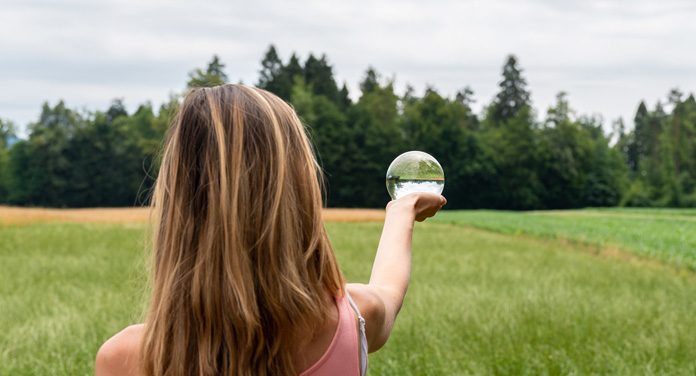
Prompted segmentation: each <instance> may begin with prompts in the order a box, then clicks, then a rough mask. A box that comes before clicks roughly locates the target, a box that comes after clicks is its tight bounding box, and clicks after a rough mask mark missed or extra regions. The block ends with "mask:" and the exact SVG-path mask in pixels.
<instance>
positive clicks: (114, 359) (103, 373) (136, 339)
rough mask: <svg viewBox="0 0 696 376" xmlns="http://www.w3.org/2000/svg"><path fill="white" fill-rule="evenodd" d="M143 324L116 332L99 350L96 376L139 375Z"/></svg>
mask: <svg viewBox="0 0 696 376" xmlns="http://www.w3.org/2000/svg"><path fill="white" fill-rule="evenodd" d="M144 328H145V327H144V325H143V324H137V325H131V326H129V327H127V328H125V329H123V330H122V331H120V332H118V333H117V334H116V335H114V336H113V337H111V338H109V340H108V341H106V342H104V344H103V345H102V346H101V348H99V352H97V360H96V364H95V367H94V368H95V374H96V376H111V375H133V376H135V375H140V374H141V373H140V359H139V354H140V343H141V341H142V338H143V331H144Z"/></svg>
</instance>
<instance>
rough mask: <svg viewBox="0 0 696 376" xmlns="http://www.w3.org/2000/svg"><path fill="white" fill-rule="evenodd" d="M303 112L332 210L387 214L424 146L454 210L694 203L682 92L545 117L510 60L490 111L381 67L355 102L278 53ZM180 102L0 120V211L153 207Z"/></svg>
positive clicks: (278, 82) (275, 76) (275, 74)
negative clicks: (397, 173) (164, 146)
mask: <svg viewBox="0 0 696 376" xmlns="http://www.w3.org/2000/svg"><path fill="white" fill-rule="evenodd" d="M224 68H225V66H224V64H223V63H222V62H221V61H220V59H219V58H218V57H217V56H214V57H213V59H212V60H211V61H210V62H209V63H208V64H207V66H206V67H205V68H202V69H195V70H193V71H192V72H190V74H189V78H188V82H187V87H188V88H193V87H200V86H214V85H219V84H222V83H225V82H228V76H227V75H226V73H225V71H224ZM255 85H257V86H258V87H261V88H264V89H267V90H269V91H271V92H273V93H275V94H277V95H278V96H280V97H281V98H283V99H285V100H286V101H288V102H289V103H291V104H292V105H293V107H294V108H295V109H296V111H297V112H298V114H299V115H300V117H301V118H302V119H303V121H304V122H305V123H306V124H307V128H308V130H309V132H310V135H311V137H312V140H313V142H314V145H315V147H316V151H317V154H318V158H319V160H320V163H321V165H322V167H323V169H324V172H325V175H326V181H327V190H326V191H327V203H328V205H329V206H336V207H381V206H383V205H384V203H385V201H386V200H388V196H387V193H386V189H385V182H384V175H385V172H386V168H387V166H388V165H389V163H390V162H391V160H392V159H393V158H395V157H396V156H397V155H399V154H400V153H402V152H405V151H408V150H422V151H426V152H428V153H430V154H432V155H433V156H435V157H436V158H437V159H438V160H439V161H440V163H441V164H442V166H443V168H444V170H445V175H446V184H445V192H444V194H445V195H446V196H447V198H448V201H449V204H448V206H449V207H450V208H494V209H513V210H524V209H558V208H577V207H587V206H595V207H596V206H616V205H625V206H674V207H685V206H696V138H695V137H694V135H695V132H696V101H695V100H694V96H693V95H688V96H686V97H685V95H684V94H682V93H681V92H679V91H678V90H676V89H674V90H672V91H671V92H670V93H669V95H668V98H667V100H666V102H665V103H662V102H658V103H656V104H655V106H654V107H653V108H652V109H649V108H648V107H647V106H646V104H645V103H643V102H640V104H639V106H638V110H637V112H636V115H635V118H634V119H633V123H634V124H633V126H632V127H631V128H630V129H626V127H625V125H624V123H623V121H622V120H617V121H615V122H614V124H613V125H612V131H611V132H610V133H607V132H605V131H604V130H603V127H602V119H601V118H598V117H595V116H583V115H577V114H576V113H575V112H574V111H573V110H572V108H571V106H570V104H569V103H568V99H567V97H566V94H565V93H563V92H561V93H559V94H558V95H557V97H556V103H555V104H554V105H553V106H551V107H550V108H548V109H547V110H546V112H545V113H544V114H543V116H539V114H538V113H537V112H535V111H534V109H533V108H532V106H531V99H530V98H531V94H530V92H529V90H528V88H527V82H526V80H525V78H524V75H523V71H522V69H521V67H520V65H519V63H518V61H517V59H516V58H515V56H512V55H511V56H508V57H507V58H506V60H505V62H504V65H503V68H502V76H501V80H500V82H499V91H498V93H497V94H496V96H495V97H494V98H493V99H492V100H491V102H490V103H489V104H488V105H487V106H485V108H484V110H483V111H482V113H480V114H477V113H475V112H474V111H473V110H472V108H471V105H472V103H473V98H474V93H473V91H472V90H471V89H470V88H468V87H464V88H463V89H462V90H460V91H459V92H457V93H456V94H455V95H453V96H446V95H443V94H442V93H440V92H438V91H437V90H436V89H435V88H433V87H428V88H426V90H425V92H424V93H423V94H422V95H421V96H418V95H416V94H415V91H414V89H413V88H412V87H410V86H409V87H407V89H406V90H405V92H404V93H403V94H401V95H400V94H397V92H396V91H395V88H394V81H393V80H391V79H385V78H383V77H381V76H380V74H379V73H378V72H377V71H376V70H375V69H373V68H369V69H367V71H366V72H365V75H364V76H363V79H362V81H361V82H360V95H359V96H357V99H356V100H353V99H351V98H352V97H351V95H350V93H349V90H348V88H347V86H346V84H345V83H343V84H342V85H340V86H339V84H338V82H337V81H336V79H335V77H334V71H333V66H332V65H331V64H330V63H329V61H328V59H327V57H326V56H325V55H321V56H315V55H313V54H310V55H309V56H308V57H307V58H306V59H305V60H304V61H301V59H300V58H299V57H298V56H297V55H296V54H294V53H293V54H292V55H291V56H290V57H289V58H288V59H286V60H285V61H283V59H281V57H280V56H279V55H278V53H277V50H276V49H275V47H274V46H270V47H269V49H268V50H267V52H266V53H265V55H264V56H263V58H262V61H261V68H260V70H259V78H258V81H257V82H256V83H255ZM180 99H181V95H174V96H172V97H171V98H170V100H169V101H167V102H166V103H164V104H162V105H160V106H159V107H158V108H155V107H153V105H152V104H150V103H145V104H142V105H140V106H139V107H138V108H137V110H136V111H135V112H133V113H128V111H127V110H126V108H125V107H124V105H123V102H122V100H118V99H117V100H114V101H113V102H112V103H111V105H110V106H109V108H108V109H106V110H105V111H93V112H85V111H82V112H80V111H75V110H73V109H70V108H69V107H68V106H66V104H65V103H64V102H62V101H60V102H58V103H57V104H55V105H53V106H50V105H49V104H48V103H45V104H44V105H43V107H42V109H41V114H40V116H39V118H38V120H37V121H35V122H33V123H31V124H29V125H28V137H27V138H26V139H21V140H20V139H17V137H16V135H15V126H14V124H13V123H12V122H10V121H7V120H2V119H0V203H6V204H12V205H28V206H51V207H90V206H127V205H142V204H146V203H147V201H148V195H149V192H150V189H151V188H152V185H153V182H154V177H155V176H156V175H157V166H158V153H159V150H160V148H161V142H162V139H163V137H164V133H165V132H166V130H167V128H168V126H169V124H170V122H171V119H172V117H173V114H174V113H175V112H176V110H177V107H178V105H179V102H180Z"/></svg>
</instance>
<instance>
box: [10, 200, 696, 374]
mask: <svg viewBox="0 0 696 376" xmlns="http://www.w3.org/2000/svg"><path fill="white" fill-rule="evenodd" d="M15 214H16V213H15ZM111 214H113V213H111ZM52 215H53V214H52ZM372 215H376V213H375V214H372ZM690 217H693V218H694V220H696V212H695V211H674V210H673V211H653V210H583V211H563V212H535V213H524V214H520V213H501V212H478V211H474V212H446V213H442V215H441V216H440V217H439V218H438V219H437V220H436V221H432V222H431V223H424V224H419V225H418V226H417V228H416V233H415V238H414V267H413V277H412V283H411V287H410V290H409V293H408V296H407V300H406V302H405V305H404V307H403V311H402V313H401V314H400V316H399V319H398V321H397V324H396V327H395V330H394V333H393V335H392V338H391V339H390V340H389V342H388V343H387V345H386V347H385V348H384V349H383V350H381V351H379V352H377V353H375V354H373V355H371V357H370V372H371V374H373V375H397V374H398V375H451V374H501V375H506V374H512V375H518V374H532V375H536V374H624V375H637V374H676V375H693V374H696V330H694V328H696V315H695V314H694V313H695V312H696V273H694V272H693V270H691V269H690V265H693V260H694V253H693V251H694V248H693V246H694V243H693V242H694V234H693V230H696V222H694V221H692V220H691V219H690ZM371 218H372V217H371ZM374 218H377V217H374ZM4 219H5V221H4V223H6V224H5V225H0V375H3V376H4V375H88V374H91V373H92V363H93V358H94V355H95V353H96V350H97V349H98V347H99V345H100V344H101V343H102V342H103V341H104V340H105V339H106V338H108V337H109V336H111V335H112V334H113V333H115V332H116V331H118V330H120V329H121V328H123V327H124V326H126V325H128V324H130V323H134V322H137V321H139V320H140V315H141V312H142V309H143V297H144V296H145V274H144V270H145V267H144V256H143V251H142V250H143V247H144V240H143V239H144V233H145V230H146V225H145V224H144V223H142V222H139V221H134V222H128V221H125V222H123V223H79V222H80V221H81V220H80V219H79V217H78V218H77V219H75V218H73V220H71V221H72V222H77V223H63V222H55V221H56V220H57V219H55V218H54V219H52V220H51V221H49V222H46V221H44V220H40V221H39V222H42V223H35V222H36V220H24V221H12V220H8V216H5V217H4ZM97 222H102V221H97ZM104 222H109V221H104ZM327 226H328V229H329V232H330V235H331V238H332V241H333V243H334V246H335V248H336V250H337V254H338V257H339V261H340V263H341V266H342V268H343V270H344V272H345V274H346V275H347V277H348V278H349V280H351V281H358V282H360V281H366V280H367V277H368V275H369V272H370V264H371V261H372V257H373V254H374V249H375V247H376V244H377V241H378V239H379V233H380V230H381V224H380V223H374V222H372V223H367V222H357V223H339V222H331V223H328V225H327ZM605 250H614V251H611V252H609V251H605ZM625 255H629V256H630V255H637V256H636V257H635V258H633V257H632V256H631V257H624V256H625ZM605 256H607V257H605Z"/></svg>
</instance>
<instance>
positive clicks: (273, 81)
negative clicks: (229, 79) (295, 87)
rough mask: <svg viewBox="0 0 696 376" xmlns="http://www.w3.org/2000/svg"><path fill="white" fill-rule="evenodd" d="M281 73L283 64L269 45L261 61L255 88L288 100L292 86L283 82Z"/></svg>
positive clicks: (273, 48)
mask: <svg viewBox="0 0 696 376" xmlns="http://www.w3.org/2000/svg"><path fill="white" fill-rule="evenodd" d="M282 73H283V62H282V61H281V60H280V57H279V56H278V52H277V51H276V49H275V46H273V45H270V47H268V51H266V54H265V55H264V57H263V60H261V70H260V71H259V81H258V83H257V86H258V87H260V88H262V89H266V90H268V91H270V92H272V93H275V94H276V95H278V96H279V97H281V98H286V99H287V98H289V96H290V90H291V89H292V86H291V85H290V83H286V82H283V79H284V78H285V77H283V75H282Z"/></svg>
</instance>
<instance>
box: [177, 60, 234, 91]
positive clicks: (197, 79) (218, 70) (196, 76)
mask: <svg viewBox="0 0 696 376" xmlns="http://www.w3.org/2000/svg"><path fill="white" fill-rule="evenodd" d="M224 68H225V64H223V63H222V62H221V61H220V58H219V57H218V56H217V55H213V58H212V60H211V61H210V62H209V63H208V67H207V68H206V69H205V70H202V69H200V68H197V69H195V70H194V71H192V72H191V73H189V80H188V82H187V83H186V86H187V87H188V88H189V89H191V88H195V87H211V86H217V85H222V84H224V83H227V81H228V80H227V75H226V74H225V72H224V71H223V70H224Z"/></svg>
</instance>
